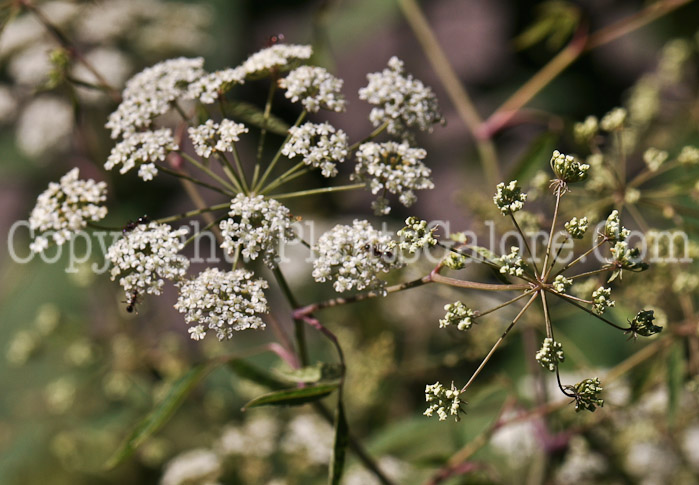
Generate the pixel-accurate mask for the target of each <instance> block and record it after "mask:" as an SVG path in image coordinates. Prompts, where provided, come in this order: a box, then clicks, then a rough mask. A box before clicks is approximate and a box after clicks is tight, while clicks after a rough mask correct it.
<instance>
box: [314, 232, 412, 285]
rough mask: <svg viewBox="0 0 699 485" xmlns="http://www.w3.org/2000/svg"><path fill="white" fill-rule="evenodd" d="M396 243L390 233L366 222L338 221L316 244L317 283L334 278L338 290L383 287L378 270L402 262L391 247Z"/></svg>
mask: <svg viewBox="0 0 699 485" xmlns="http://www.w3.org/2000/svg"><path fill="white" fill-rule="evenodd" d="M394 244H395V242H394V241H393V239H392V238H391V236H390V235H389V234H385V233H382V232H380V231H377V230H376V229H374V228H373V227H372V226H371V224H369V222H367V221H360V220H355V221H354V222H353V224H352V225H351V226H345V225H341V224H338V225H336V226H335V227H333V228H332V229H331V230H329V231H328V232H326V233H325V234H323V235H322V236H321V237H320V238H319V239H318V242H317V243H316V244H315V245H314V246H313V251H314V252H315V253H316V254H317V258H316V259H315V260H314V261H313V277H314V278H315V280H316V281H318V282H323V281H328V280H334V283H333V287H334V288H335V291H338V292H343V291H347V290H351V289H352V288H356V289H357V290H363V289H364V288H371V289H381V288H383V286H384V285H385V282H384V281H383V280H381V279H379V277H378V275H379V273H387V272H388V271H390V270H392V269H395V268H399V267H401V266H402V265H403V264H402V261H400V260H399V259H398V258H396V257H395V255H394V254H393V252H392V251H391V249H390V248H392V247H393V246H394Z"/></svg>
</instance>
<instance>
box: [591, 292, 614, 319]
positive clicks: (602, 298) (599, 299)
mask: <svg viewBox="0 0 699 485" xmlns="http://www.w3.org/2000/svg"><path fill="white" fill-rule="evenodd" d="M611 296H612V290H611V288H605V287H603V286H600V287H599V288H597V289H596V290H595V291H594V292H593V293H592V303H593V307H592V311H594V312H595V313H596V314H597V315H602V314H603V313H604V312H605V311H606V310H607V308H611V307H613V306H614V304H615V302H614V300H612V299H611Z"/></svg>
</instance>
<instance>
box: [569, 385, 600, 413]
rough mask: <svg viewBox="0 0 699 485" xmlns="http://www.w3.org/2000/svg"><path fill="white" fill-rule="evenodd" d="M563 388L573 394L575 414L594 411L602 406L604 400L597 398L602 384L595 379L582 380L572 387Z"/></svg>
mask: <svg viewBox="0 0 699 485" xmlns="http://www.w3.org/2000/svg"><path fill="white" fill-rule="evenodd" d="M563 388H564V389H565V390H567V391H570V392H572V393H573V396H574V398H575V411H576V412H580V411H594V410H595V409H597V406H599V407H602V406H604V400H602V399H600V397H599V394H600V393H601V392H602V384H600V381H599V379H598V378H597V377H594V378H592V379H585V380H582V381H580V382H578V383H577V384H575V385H574V386H563Z"/></svg>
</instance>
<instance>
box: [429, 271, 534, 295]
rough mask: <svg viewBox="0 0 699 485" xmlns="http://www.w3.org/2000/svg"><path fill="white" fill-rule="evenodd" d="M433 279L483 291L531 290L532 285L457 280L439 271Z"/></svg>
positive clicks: (433, 275)
mask: <svg viewBox="0 0 699 485" xmlns="http://www.w3.org/2000/svg"><path fill="white" fill-rule="evenodd" d="M432 281H434V282H435V283H441V284H444V285H449V286H455V287H457V288H468V289H470V290H483V291H512V290H529V289H530V288H531V285H525V284H520V285H506V284H491V283H478V282H476V281H464V280H457V279H454V278H449V277H447V276H442V275H441V274H438V273H433V274H432Z"/></svg>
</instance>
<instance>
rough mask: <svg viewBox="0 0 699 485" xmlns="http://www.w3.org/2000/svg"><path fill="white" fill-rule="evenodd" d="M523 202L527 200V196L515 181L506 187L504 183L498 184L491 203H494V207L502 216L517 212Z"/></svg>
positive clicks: (522, 205)
mask: <svg viewBox="0 0 699 485" xmlns="http://www.w3.org/2000/svg"><path fill="white" fill-rule="evenodd" d="M525 200H527V194H525V193H523V192H522V188H521V187H520V186H519V185H517V181H516V180H512V181H511V182H510V183H509V184H507V185H505V183H504V182H500V183H499V184H498V186H497V191H496V192H495V196H493V202H495V205H496V206H497V207H498V209H500V212H502V215H504V216H506V215H507V214H509V213H510V212H512V213H514V212H517V211H518V210H520V209H521V208H522V207H524V201H525Z"/></svg>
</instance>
